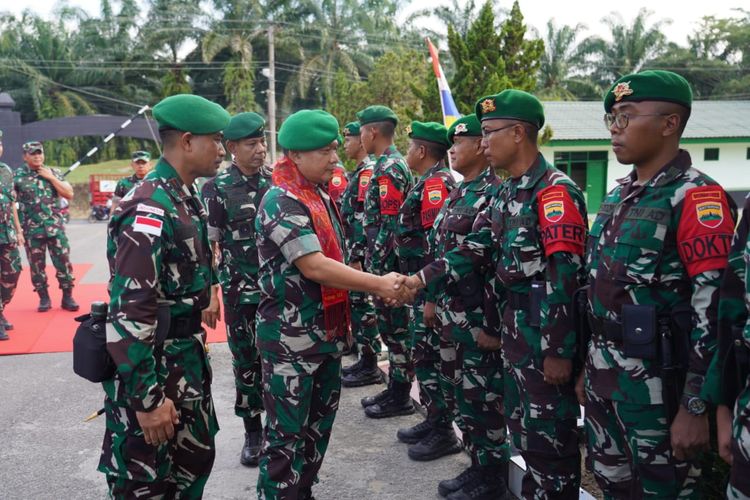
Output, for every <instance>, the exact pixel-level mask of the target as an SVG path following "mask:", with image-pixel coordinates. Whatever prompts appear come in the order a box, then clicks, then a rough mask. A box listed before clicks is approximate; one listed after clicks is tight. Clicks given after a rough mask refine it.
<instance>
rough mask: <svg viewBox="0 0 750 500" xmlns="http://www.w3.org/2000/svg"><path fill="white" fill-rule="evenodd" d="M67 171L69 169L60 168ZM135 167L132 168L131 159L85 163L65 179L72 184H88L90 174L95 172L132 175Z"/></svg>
mask: <svg viewBox="0 0 750 500" xmlns="http://www.w3.org/2000/svg"><path fill="white" fill-rule="evenodd" d="M60 170H62V171H63V173H65V171H66V170H67V169H65V168H60ZM132 172H133V169H132V168H130V160H129V159H128V160H110V161H105V162H102V163H91V164H89V163H84V164H82V165H81V166H80V167H78V168H77V169H75V170H74V171H73V172H72V173H71V174H70V175H68V176H67V177H66V178H65V180H66V181H68V182H70V183H71V184H88V182H89V176H90V175H93V174H116V175H130V174H131V173H132Z"/></svg>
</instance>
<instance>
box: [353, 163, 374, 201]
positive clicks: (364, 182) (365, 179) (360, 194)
mask: <svg viewBox="0 0 750 500" xmlns="http://www.w3.org/2000/svg"><path fill="white" fill-rule="evenodd" d="M371 178H372V169H370V168H366V169H362V171H361V172H360V173H359V180H358V181H357V182H358V183H357V201H365V195H366V194H367V188H368V187H369V186H370V179H371Z"/></svg>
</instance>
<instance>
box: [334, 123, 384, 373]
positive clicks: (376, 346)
mask: <svg viewBox="0 0 750 500" xmlns="http://www.w3.org/2000/svg"><path fill="white" fill-rule="evenodd" d="M344 150H345V152H346V155H347V156H348V157H349V158H350V159H352V160H355V161H356V162H357V167H356V168H355V170H354V172H352V175H351V182H349V184H348V185H347V186H346V191H344V194H343V195H342V197H341V219H342V220H343V221H344V232H345V233H346V241H347V242H349V244H348V245H347V246H346V261H347V263H348V264H349V265H350V266H351V267H352V268H354V269H357V270H358V271H362V270H364V268H363V266H364V261H365V253H364V248H363V247H362V246H361V245H353V244H352V243H353V242H356V241H360V240H361V239H362V238H364V217H365V211H364V205H365V193H367V188H368V187H369V185H370V179H371V178H372V169H373V166H374V165H375V160H374V159H373V158H372V157H371V156H370V155H368V154H367V152H366V151H365V150H364V148H363V147H362V141H361V139H360V126H359V122H350V123H347V124H346V126H344ZM329 182H330V181H329ZM349 300H350V302H351V309H352V334H353V336H354V341H355V343H356V344H355V345H356V346H357V351H358V352H359V354H360V358H359V359H358V360H357V362H356V363H354V364H353V365H351V366H346V367H344V368H343V369H342V373H343V375H344V376H343V378H342V379H341V385H343V386H344V387H359V386H363V385H370V384H380V383H382V382H383V374H382V373H381V372H380V368H378V353H379V352H380V350H381V345H380V340H379V339H378V325H377V319H376V317H375V306H374V305H373V303H372V300H371V299H370V297H369V296H368V295H367V294H364V293H357V292H352V293H350V294H349Z"/></svg>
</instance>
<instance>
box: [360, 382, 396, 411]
mask: <svg viewBox="0 0 750 500" xmlns="http://www.w3.org/2000/svg"><path fill="white" fill-rule="evenodd" d="M392 386H393V379H391V380H390V381H389V382H388V387H386V388H385V390H382V391H380V392H379V393H377V394H375V395H374V396H365V397H364V398H362V399H361V400H360V401H359V402H360V403H362V408H367V407H368V406H372V405H374V404H378V403H380V402H381V401H385V400H386V399H388V397H389V396H390V395H391V390H392Z"/></svg>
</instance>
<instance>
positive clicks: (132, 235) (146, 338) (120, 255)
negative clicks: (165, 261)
mask: <svg viewBox="0 0 750 500" xmlns="http://www.w3.org/2000/svg"><path fill="white" fill-rule="evenodd" d="M136 205H138V206H142V205H146V206H148V207H150V209H151V210H149V212H145V211H144V212H143V213H142V214H141V213H140V212H138V211H137V210H136ZM121 210H122V212H121V214H120V216H119V218H120V221H121V222H120V228H119V234H118V236H117V250H116V253H115V256H114V266H113V270H112V273H113V276H112V282H111V288H110V304H109V322H108V323H107V351H109V353H110V355H111V356H112V359H113V360H114V362H115V366H117V372H118V374H119V376H120V379H121V380H122V384H123V390H124V395H125V397H126V398H127V401H128V404H129V406H130V407H131V408H132V409H133V410H135V411H141V412H148V411H152V410H154V409H156V408H157V407H159V406H161V404H162V403H163V402H164V393H163V391H162V388H161V387H160V386H159V384H158V383H157V379H156V364H155V361H154V341H155V333H156V317H157V310H158V301H159V297H160V295H161V290H160V287H161V283H160V280H159V273H160V270H161V268H162V256H163V251H164V248H163V241H164V239H169V238H170V237H171V234H172V229H171V228H170V227H169V221H168V220H166V221H165V217H164V215H163V214H164V207H162V206H160V205H159V204H158V203H156V202H154V201H152V200H141V201H140V202H137V203H130V202H128V205H127V206H126V207H122V208H121ZM159 213H161V214H162V215H161V216H159V215H158V214H159ZM144 219H148V220H144ZM157 226H158V228H157Z"/></svg>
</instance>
